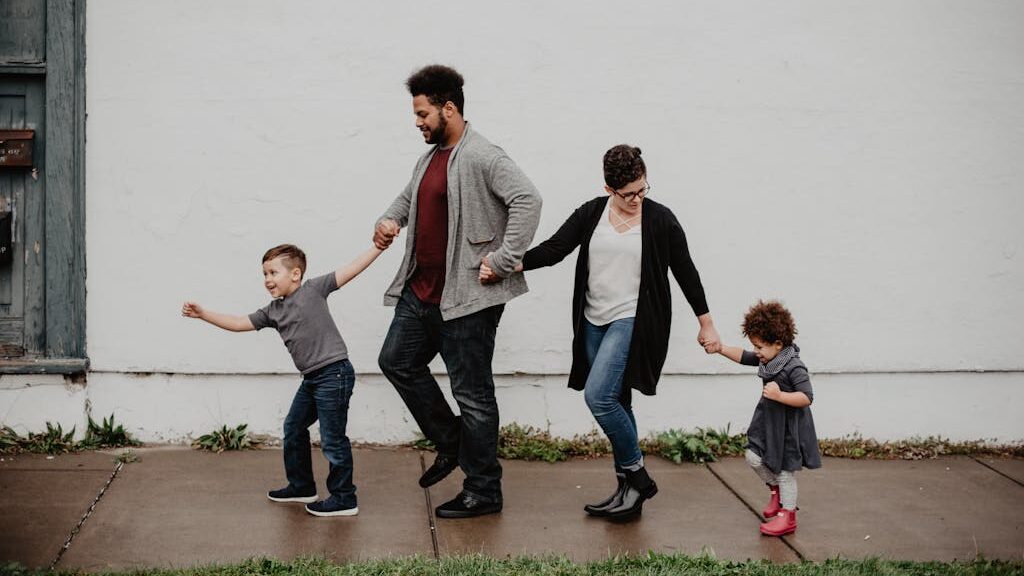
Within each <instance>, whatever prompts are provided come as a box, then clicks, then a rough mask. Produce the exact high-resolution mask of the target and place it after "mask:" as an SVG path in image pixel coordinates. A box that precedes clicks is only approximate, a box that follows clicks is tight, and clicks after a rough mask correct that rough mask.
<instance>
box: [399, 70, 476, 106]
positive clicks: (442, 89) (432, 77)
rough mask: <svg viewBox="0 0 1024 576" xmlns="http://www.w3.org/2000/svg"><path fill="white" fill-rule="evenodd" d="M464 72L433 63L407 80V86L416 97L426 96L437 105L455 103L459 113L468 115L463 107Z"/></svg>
mask: <svg viewBox="0 0 1024 576" xmlns="http://www.w3.org/2000/svg"><path fill="white" fill-rule="evenodd" d="M462 84H463V80H462V74H459V73H458V72H456V71H455V69H454V68H451V67H449V66H442V65H440V64H432V65H430V66H424V67H423V68H420V69H419V70H417V71H416V72H413V74H412V76H409V79H408V80H406V81H405V86H406V88H408V89H409V93H410V94H412V96H413V97H414V98H415V97H416V96H421V95H422V96H426V97H427V100H429V101H430V103H431V104H433V105H434V106H437V107H441V106H444V105H445V102H451V103H452V104H455V107H456V108H458V109H459V114H462V115H463V116H465V115H466V111H465V110H464V109H463V105H464V104H465V97H464V96H463V95H462Z"/></svg>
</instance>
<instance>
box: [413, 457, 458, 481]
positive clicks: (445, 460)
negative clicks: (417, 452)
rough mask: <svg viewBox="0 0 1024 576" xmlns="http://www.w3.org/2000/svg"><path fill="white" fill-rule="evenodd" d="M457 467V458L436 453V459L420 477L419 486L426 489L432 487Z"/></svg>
mask: <svg viewBox="0 0 1024 576" xmlns="http://www.w3.org/2000/svg"><path fill="white" fill-rule="evenodd" d="M458 467H459V457H458V456H456V455H454V454H441V453H438V455H437V458H434V463H433V464H431V465H430V468H427V471H426V472H424V473H423V476H420V486H422V487H423V488H427V487H428V486H433V485H434V484H437V483H438V482H440V481H441V480H444V477H445V476H447V475H449V474H451V473H452V470H455V469H456V468H458Z"/></svg>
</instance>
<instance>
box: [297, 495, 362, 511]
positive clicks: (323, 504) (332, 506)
mask: <svg viewBox="0 0 1024 576" xmlns="http://www.w3.org/2000/svg"><path fill="white" fill-rule="evenodd" d="M306 512H309V513H310V514H312V515H313V516H355V515H356V514H359V507H358V506H344V505H342V503H341V502H340V501H339V500H338V499H337V498H335V497H333V496H331V497H330V498H328V499H326V500H321V501H319V502H313V503H312V504H306Z"/></svg>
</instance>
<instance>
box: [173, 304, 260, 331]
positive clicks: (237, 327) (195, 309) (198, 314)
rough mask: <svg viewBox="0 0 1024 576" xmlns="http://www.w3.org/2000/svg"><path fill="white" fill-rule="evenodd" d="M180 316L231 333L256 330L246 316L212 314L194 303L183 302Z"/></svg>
mask: <svg viewBox="0 0 1024 576" xmlns="http://www.w3.org/2000/svg"><path fill="white" fill-rule="evenodd" d="M181 315H182V316H185V317H187V318H199V319H200V320H205V321H207V322H209V323H210V324H213V325H214V326H216V327H218V328H223V329H225V330H230V331H232V332H249V331H250V330H255V329H256V327H254V326H253V325H252V321H251V320H249V317H248V316H232V315H231V314H221V313H220V312H213V311H212V310H207V309H205V308H203V307H202V306H200V305H199V304H197V303H195V302H185V304H184V305H183V306H182V307H181Z"/></svg>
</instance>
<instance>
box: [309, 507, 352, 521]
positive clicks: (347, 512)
mask: <svg viewBox="0 0 1024 576" xmlns="http://www.w3.org/2000/svg"><path fill="white" fill-rule="evenodd" d="M306 512H309V513H310V514H312V515H313V516H320V517H324V518H326V517H330V516H355V515H356V514H359V508H358V507H356V508H346V509H344V510H334V511H332V512H317V511H315V510H310V509H309V507H308V506H307V507H306Z"/></svg>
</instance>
